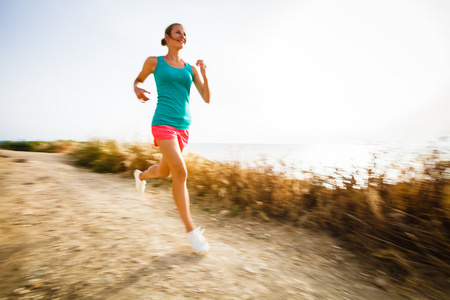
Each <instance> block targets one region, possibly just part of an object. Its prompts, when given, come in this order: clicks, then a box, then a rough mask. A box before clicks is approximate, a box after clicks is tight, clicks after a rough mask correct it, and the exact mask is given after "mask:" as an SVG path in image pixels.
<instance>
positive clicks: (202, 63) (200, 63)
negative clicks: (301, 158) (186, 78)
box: [195, 59, 206, 78]
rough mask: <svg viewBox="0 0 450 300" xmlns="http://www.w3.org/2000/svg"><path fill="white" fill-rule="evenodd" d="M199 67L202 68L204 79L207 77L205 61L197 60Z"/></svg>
mask: <svg viewBox="0 0 450 300" xmlns="http://www.w3.org/2000/svg"><path fill="white" fill-rule="evenodd" d="M195 65H196V66H197V67H199V68H200V73H202V77H203V78H205V77H206V64H205V62H204V61H203V60H201V59H199V60H197V63H196V64H195Z"/></svg>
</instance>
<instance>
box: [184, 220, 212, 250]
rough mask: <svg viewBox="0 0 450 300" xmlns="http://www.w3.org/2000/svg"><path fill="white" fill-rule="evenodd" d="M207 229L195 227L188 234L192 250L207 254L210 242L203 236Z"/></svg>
mask: <svg viewBox="0 0 450 300" xmlns="http://www.w3.org/2000/svg"><path fill="white" fill-rule="evenodd" d="M204 231H205V230H204V229H203V230H200V227H197V228H195V229H194V230H192V231H191V232H188V233H187V234H186V236H187V238H188V240H189V243H190V244H191V247H192V251H194V252H195V253H197V254H203V255H204V254H206V253H207V252H208V250H209V248H210V247H209V243H208V241H207V240H206V239H205V237H204V236H203V232H204Z"/></svg>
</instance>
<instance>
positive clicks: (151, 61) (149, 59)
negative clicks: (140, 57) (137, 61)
mask: <svg viewBox="0 0 450 300" xmlns="http://www.w3.org/2000/svg"><path fill="white" fill-rule="evenodd" d="M158 58H159V56H149V57H147V59H146V60H145V63H146V64H150V65H155V66H156V65H157V64H158Z"/></svg>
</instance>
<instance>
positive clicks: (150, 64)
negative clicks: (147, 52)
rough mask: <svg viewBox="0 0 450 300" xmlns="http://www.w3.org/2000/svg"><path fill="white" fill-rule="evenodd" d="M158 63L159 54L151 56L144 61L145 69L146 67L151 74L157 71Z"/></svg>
mask: <svg viewBox="0 0 450 300" xmlns="http://www.w3.org/2000/svg"><path fill="white" fill-rule="evenodd" d="M157 65H158V57H157V56H149V57H148V58H147V59H146V60H145V63H144V69H146V70H147V71H148V72H149V74H150V73H153V72H155V69H156V66H157Z"/></svg>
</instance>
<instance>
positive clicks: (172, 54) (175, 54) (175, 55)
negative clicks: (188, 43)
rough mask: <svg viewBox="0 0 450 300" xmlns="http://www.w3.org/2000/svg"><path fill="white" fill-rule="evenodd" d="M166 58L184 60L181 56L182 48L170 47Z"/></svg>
mask: <svg viewBox="0 0 450 300" xmlns="http://www.w3.org/2000/svg"><path fill="white" fill-rule="evenodd" d="M166 58H168V59H169V60H170V61H174V62H179V61H182V59H181V57H180V50H177V49H169V52H167V55H166Z"/></svg>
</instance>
